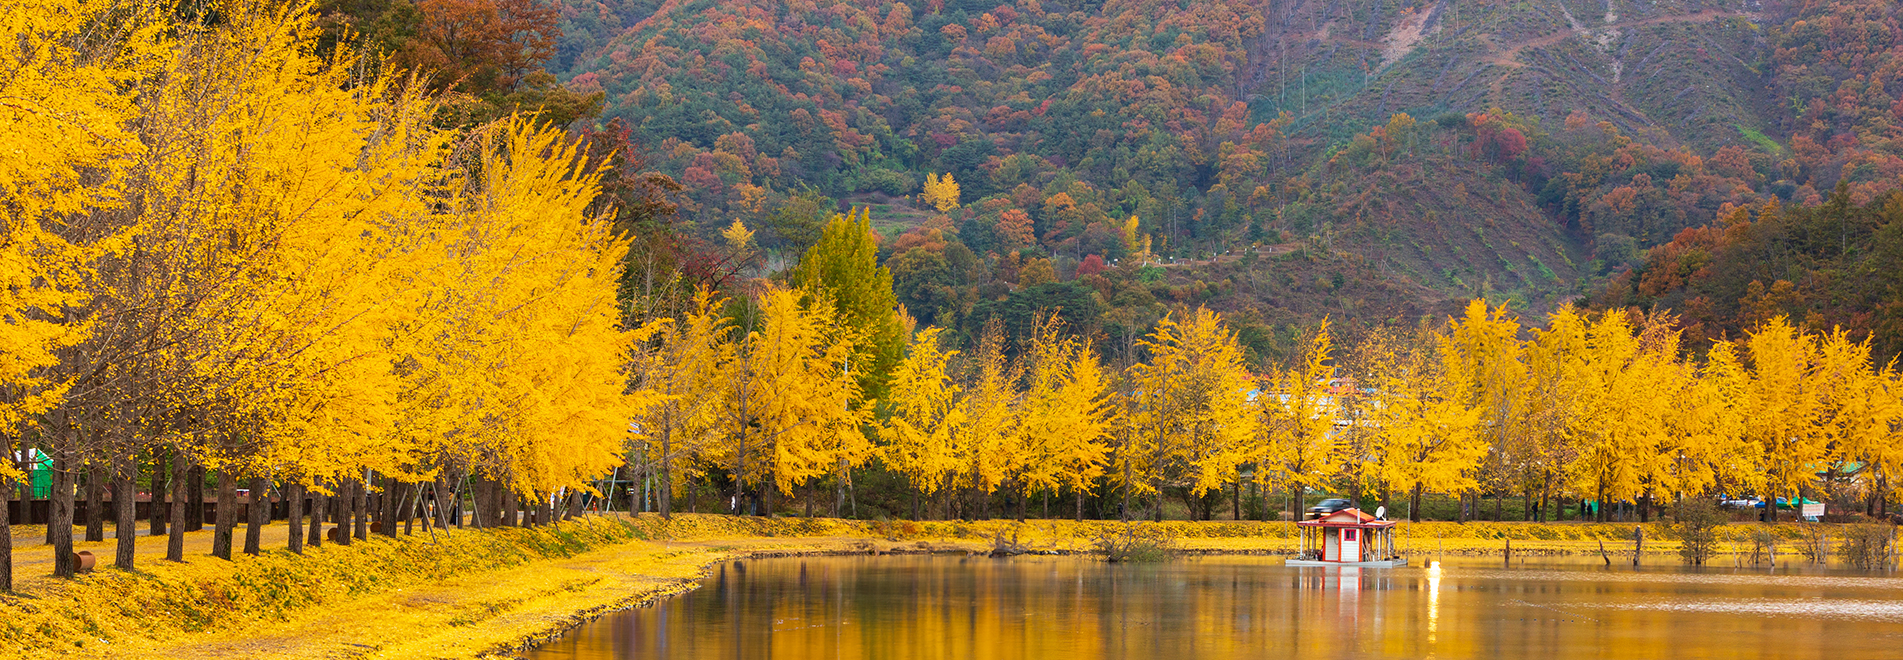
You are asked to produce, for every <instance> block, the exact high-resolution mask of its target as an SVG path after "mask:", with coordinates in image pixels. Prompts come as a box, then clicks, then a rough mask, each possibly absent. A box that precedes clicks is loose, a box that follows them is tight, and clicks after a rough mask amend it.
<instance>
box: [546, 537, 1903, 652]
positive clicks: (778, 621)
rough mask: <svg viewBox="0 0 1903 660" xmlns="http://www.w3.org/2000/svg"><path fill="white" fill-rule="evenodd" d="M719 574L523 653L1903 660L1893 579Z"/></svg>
mask: <svg viewBox="0 0 1903 660" xmlns="http://www.w3.org/2000/svg"><path fill="white" fill-rule="evenodd" d="M1414 561H1416V562H1417V563H1421V564H1425V565H1423V566H1413V567H1407V568H1398V569H1372V568H1363V569H1355V568H1289V567H1284V566H1282V565H1281V563H1282V560H1281V559H1279V558H1257V557H1208V558H1197V559H1184V560H1180V561H1176V562H1170V563H1165V564H1152V565H1111V564H1104V563H1101V562H1098V561H1094V560H1090V559H1084V558H1074V557H1020V558H1014V559H988V558H976V557H974V558H966V557H957V556H900V557H827V558H788V559H768V560H757V561H744V562H738V561H737V562H732V563H729V564H726V565H724V566H721V567H720V568H718V569H716V570H715V571H714V573H713V575H711V576H709V577H708V578H707V579H706V580H705V581H704V582H703V583H702V587H701V588H700V589H699V590H697V591H694V592H691V593H688V594H686V595H683V596H680V597H677V598H673V599H670V600H667V601H664V602H662V603H660V604H658V605H656V606H654V607H650V608H639V609H634V610H629V611H626V612H620V613H617V614H613V615H609V616H607V617H603V618H602V619H600V620H597V621H595V622H593V623H590V624H588V625H585V626H582V627H580V628H577V629H576V630H574V631H571V632H570V633H569V634H568V635H567V636H565V637H563V638H561V639H558V640H555V641H552V642H550V643H548V644H547V645H545V646H544V647H542V648H540V649H537V650H535V651H532V652H530V653H529V654H528V657H530V658H533V659H534V660H565V659H587V660H597V659H608V658H691V659H701V658H786V659H806V658H815V659H817V658H944V659H947V660H950V659H965V658H1163V659H1165V660H1189V659H1191V658H1196V659H1202V658H1244V657H1247V658H1265V657H1268V658H1293V657H1301V658H1481V657H1485V658H1495V657H1501V658H1817V659H1820V660H1822V659H1830V660H1840V659H1845V658H1903V579H1899V578H1895V577H1889V576H1887V575H1885V574H1877V573H1857V572H1851V571H1843V570H1822V569H1816V570H1802V569H1797V570H1793V569H1789V568H1780V569H1779V570H1778V571H1776V572H1772V571H1770V570H1768V569H1763V568H1760V569H1738V568H1730V567H1725V568H1703V569H1693V568H1684V567H1679V566H1676V565H1672V564H1670V563H1669V560H1666V559H1659V560H1657V561H1659V563H1660V564H1661V565H1659V566H1647V567H1640V568H1634V567H1632V566H1630V565H1614V566H1612V567H1607V566H1604V565H1603V563H1601V562H1600V561H1599V559H1598V558H1596V557H1595V558H1592V560H1591V561H1590V562H1588V561H1586V560H1584V559H1545V560H1543V561H1541V560H1531V561H1528V562H1527V563H1525V564H1519V563H1517V562H1516V563H1515V565H1514V566H1513V567H1512V568H1504V567H1502V565H1501V563H1500V561H1499V560H1493V561H1491V562H1489V561H1485V560H1480V559H1452V558H1449V559H1443V560H1440V561H1438V562H1436V561H1435V560H1433V559H1432V558H1424V557H1417V558H1415V560H1414Z"/></svg>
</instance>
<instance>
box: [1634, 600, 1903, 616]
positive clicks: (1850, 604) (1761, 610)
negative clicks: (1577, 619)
mask: <svg viewBox="0 0 1903 660" xmlns="http://www.w3.org/2000/svg"><path fill="white" fill-rule="evenodd" d="M1597 607H1599V608H1601V609H1613V610H1649V611H1658V612H1696V613H1710V614H1764V615H1769V616H1795V617H1805V618H1811V619H1850V620H1862V621H1903V602H1896V601H1889V600H1843V599H1834V598H1833V599H1828V600H1827V599H1823V598H1803V599H1785V598H1746V599H1725V600H1687V599H1677V598H1674V599H1662V600H1658V601H1655V602H1649V603H1616V604H1605V605H1598V606H1597Z"/></svg>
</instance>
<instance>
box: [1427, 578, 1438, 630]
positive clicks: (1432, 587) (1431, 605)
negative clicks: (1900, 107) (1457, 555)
mask: <svg viewBox="0 0 1903 660" xmlns="http://www.w3.org/2000/svg"><path fill="white" fill-rule="evenodd" d="M1439 632H1440V562H1438V561H1436V562H1433V563H1430V564H1428V565H1427V643H1428V644H1433V643H1434V642H1435V641H1437V633H1439Z"/></svg>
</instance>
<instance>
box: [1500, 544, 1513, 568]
mask: <svg viewBox="0 0 1903 660" xmlns="http://www.w3.org/2000/svg"><path fill="white" fill-rule="evenodd" d="M1500 556H1501V558H1502V559H1503V560H1504V561H1505V562H1506V567H1507V568H1513V539H1507V550H1506V552H1504V553H1501V555H1500Z"/></svg>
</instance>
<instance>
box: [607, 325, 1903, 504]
mask: <svg viewBox="0 0 1903 660" xmlns="http://www.w3.org/2000/svg"><path fill="white" fill-rule="evenodd" d="M797 295H798V294H797V293H796V292H794V291H782V290H776V291H774V292H772V293H770V294H768V295H767V297H766V301H767V302H765V303H764V304H763V305H762V307H763V311H764V316H765V319H764V326H763V327H764V330H763V331H762V332H758V333H748V334H744V337H745V339H744V340H739V341H736V340H734V339H733V338H734V337H739V336H743V335H742V334H741V333H735V332H733V331H732V329H731V328H729V327H728V325H729V324H730V321H727V320H724V319H726V318H727V317H725V316H723V313H722V311H721V309H720V307H721V306H720V305H719V304H717V303H715V302H713V301H709V300H708V299H706V298H703V299H702V300H701V302H700V307H699V309H698V311H695V312H694V313H691V314H689V315H686V316H685V317H683V319H682V321H681V322H680V323H678V324H676V325H673V326H671V329H670V330H669V331H666V332H664V333H663V335H664V337H663V340H662V342H661V344H660V345H662V346H663V348H662V350H661V351H660V352H659V353H658V355H660V356H663V357H662V359H661V364H656V365H654V366H655V367H656V368H658V370H659V371H661V372H665V373H671V374H675V376H674V377H673V378H672V379H670V380H669V381H668V383H667V385H666V388H667V389H668V391H669V392H670V393H672V394H676V395H680V396H678V398H675V399H673V400H672V402H671V403H668V404H665V405H663V406H660V407H657V408H655V409H654V410H653V411H650V412H649V413H648V415H647V417H646V418H644V419H645V420H646V421H644V422H643V423H644V424H645V425H646V426H647V428H649V429H654V430H658V433H659V435H658V436H655V437H659V438H662V441H660V442H658V443H650V445H649V446H650V451H651V454H650V455H651V459H652V460H653V461H654V462H655V464H657V465H661V466H663V469H662V472H663V473H664V474H665V475H666V476H667V477H668V478H667V479H664V480H663V481H666V482H668V483H669V484H677V483H678V482H680V481H683V480H685V479H689V478H693V477H695V476H697V475H701V474H704V473H705V472H706V471H707V470H708V469H710V468H713V469H721V470H725V471H727V472H728V473H730V474H739V475H741V479H740V481H739V482H738V483H737V484H736V485H735V490H734V494H735V497H736V498H738V497H739V496H740V495H741V493H742V492H743V490H744V489H745V488H747V487H748V486H749V485H767V484H771V485H773V486H774V488H768V490H769V491H770V490H779V491H780V492H783V493H786V494H794V493H795V489H796V488H797V487H798V486H800V485H802V484H807V483H810V481H811V480H812V479H815V478H818V477H822V476H827V475H828V474H829V473H830V475H831V476H833V477H836V478H839V479H844V478H845V477H847V476H849V474H850V472H849V470H850V468H851V467H852V466H854V465H857V464H859V463H861V462H863V461H866V460H870V459H872V458H874V457H877V458H878V459H879V460H881V461H883V462H884V464H885V466H886V467H887V468H889V469H891V470H894V471H896V472H898V473H900V474H903V475H904V476H905V478H906V480H907V482H908V484H909V486H910V488H911V489H912V490H913V494H914V497H915V498H918V497H924V498H928V499H929V498H931V497H933V496H934V495H935V494H946V493H952V492H957V493H978V494H980V495H981V496H985V497H988V496H989V495H990V494H992V493H999V492H1003V493H1005V494H1008V495H1010V496H1013V497H1015V498H1016V501H1017V502H1018V504H1019V506H1020V512H1022V506H1023V503H1024V502H1025V500H1026V499H1028V497H1029V496H1031V495H1033V494H1037V493H1042V494H1045V495H1046V496H1047V497H1048V496H1050V495H1053V494H1056V495H1060V496H1062V495H1069V496H1072V497H1075V502H1076V507H1077V511H1076V515H1077V516H1078V517H1079V518H1081V517H1082V516H1083V515H1084V514H1083V503H1084V500H1085V496H1092V497H1102V498H1119V499H1120V500H1121V509H1122V510H1123V511H1124V512H1125V513H1124V515H1126V516H1128V515H1131V513H1132V512H1133V511H1135V510H1136V509H1137V507H1139V506H1147V507H1148V508H1149V511H1150V515H1152V516H1160V515H1161V509H1160V506H1159V504H1160V500H1161V498H1162V496H1163V495H1164V493H1166V492H1171V491H1174V492H1178V493H1183V494H1186V495H1188V496H1190V497H1191V498H1203V497H1209V496H1219V495H1220V494H1223V493H1227V494H1229V495H1231V496H1232V497H1236V498H1237V499H1240V498H1239V496H1240V493H1242V492H1243V490H1244V489H1245V488H1249V489H1251V490H1254V489H1256V488H1258V487H1260V488H1267V489H1271V490H1278V491H1280V492H1282V493H1285V494H1289V493H1306V492H1312V491H1314V490H1322V491H1328V492H1336V493H1357V494H1359V495H1361V496H1363V499H1372V498H1375V497H1378V498H1379V499H1381V500H1384V501H1385V500H1387V499H1388V497H1389V494H1390V493H1395V494H1398V495H1399V497H1398V498H1396V500H1395V501H1394V502H1393V505H1394V507H1395V508H1396V509H1397V513H1398V512H1399V510H1400V508H1401V507H1403V506H1405V507H1406V508H1407V512H1408V513H1409V514H1410V515H1412V516H1415V517H1418V515H1419V512H1420V508H1421V497H1422V495H1423V494H1424V493H1440V494H1446V495H1451V496H1456V497H1458V498H1459V499H1460V501H1461V503H1462V505H1463V506H1465V507H1466V510H1467V511H1469V512H1472V511H1473V509H1474V508H1475V507H1476V505H1477V498H1478V496H1479V495H1480V494H1482V493H1490V494H1494V495H1496V496H1504V495H1506V494H1515V495H1522V496H1524V497H1525V502H1526V505H1525V506H1526V507H1527V509H1528V511H1527V514H1528V517H1529V518H1533V517H1539V518H1545V517H1547V516H1548V514H1549V511H1550V508H1551V504H1552V503H1553V502H1554V501H1555V500H1556V499H1558V498H1572V499H1580V500H1591V501H1596V502H1622V501H1623V502H1633V503H1643V504H1647V505H1655V506H1656V505H1662V504H1665V503H1669V502H1672V501H1675V500H1676V499H1678V498H1682V497H1688V496H1700V497H1702V496H1708V495H1711V494H1715V493H1719V492H1729V493H1736V494H1746V493H1750V494H1757V495H1759V496H1763V497H1766V498H1770V497H1779V496H1781V497H1786V498H1796V497H1798V496H1800V495H1807V496H1821V495H1822V494H1824V491H1825V490H1828V488H1827V487H1829V486H1833V485H1835V486H1843V485H1847V484H1851V483H1855V484H1858V485H1859V487H1860V488H1862V489H1863V492H1864V493H1866V494H1869V495H1870V496H1871V499H1870V500H1868V501H1870V502H1872V506H1873V507H1878V508H1880V506H1881V501H1882V499H1881V498H1883V497H1885V496H1887V495H1888V494H1889V491H1890V490H1891V489H1892V488H1893V484H1891V482H1890V479H1889V475H1891V474H1894V473H1895V471H1896V470H1897V469H1898V468H1899V467H1900V465H1899V463H1900V462H1903V449H1898V448H1897V443H1895V442H1894V436H1895V434H1896V432H1897V429H1898V426H1899V423H1903V399H1900V397H1903V381H1899V376H1898V374H1897V372H1896V371H1894V370H1892V369H1889V368H1879V366H1878V365H1874V364H1872V363H1871V358H1870V351H1869V346H1868V345H1867V344H1865V343H1861V342H1857V341H1853V340H1851V339H1850V338H1849V337H1848V336H1846V335H1845V334H1844V333H1841V332H1833V333H1824V334H1818V333H1810V332H1805V331H1801V330H1799V329H1797V328H1794V327H1793V326H1791V325H1790V324H1789V323H1787V322H1786V321H1784V320H1781V319H1780V320H1775V321H1772V322H1771V323H1769V324H1767V325H1765V326H1764V327H1762V328H1761V329H1759V330H1758V331H1757V332H1755V333H1752V334H1750V335H1749V336H1747V337H1743V338H1740V339H1738V340H1736V341H1730V342H1721V343H1718V344H1716V345H1714V346H1712V347H1710V348H1709V350H1708V351H1706V353H1705V355H1703V356H1688V355H1686V351H1684V350H1682V348H1683V347H1681V346H1680V345H1679V341H1678V334H1677V332H1676V331H1675V330H1673V329H1672V327H1671V320H1670V319H1669V318H1665V317H1646V318H1640V317H1636V316H1633V315H1631V314H1628V313H1625V312H1621V311H1611V312H1606V313H1601V314H1592V315H1588V314H1584V313H1581V312H1579V311H1576V310H1573V309H1570V308H1567V309H1561V310H1559V311H1556V312H1554V313H1552V314H1551V315H1549V316H1547V317H1546V318H1545V319H1544V321H1545V323H1544V327H1543V328H1526V327H1522V326H1521V324H1520V323H1519V321H1518V320H1517V319H1515V318H1513V317H1512V316H1511V315H1509V314H1508V313H1507V312H1506V311H1505V310H1504V308H1489V307H1488V306H1487V305H1486V303H1484V302H1482V301H1474V302H1473V303H1471V304H1470V305H1469V307H1468V308H1467V309H1466V310H1465V313H1464V314H1463V315H1462V316H1460V317H1458V318H1453V319H1446V320H1445V322H1444V323H1441V324H1439V325H1435V326H1429V327H1424V328H1422V329H1420V330H1418V331H1414V332H1396V333H1375V334H1373V335H1370V336H1369V337H1367V338H1365V339H1364V340H1363V341H1362V342H1360V343H1359V345H1358V346H1356V347H1354V348H1353V349H1351V350H1346V351H1341V350H1337V349H1336V347H1335V346H1334V343H1333V339H1332V337H1331V335H1330V332H1329V329H1328V328H1327V327H1326V326H1323V327H1321V328H1319V329H1317V330H1316V331H1314V332H1313V333H1312V334H1311V336H1310V338H1309V339H1307V340H1306V343H1305V347H1304V350H1303V351H1302V355H1301V356H1299V359H1298V360H1296V362H1295V363H1294V364H1291V365H1288V366H1286V367H1285V368H1279V369H1270V370H1269V371H1268V372H1267V373H1253V372H1252V371H1251V370H1250V369H1249V368H1248V366H1247V364H1246V362H1245V358H1244V353H1243V351H1242V350H1241V348H1240V347H1239V346H1238V345H1237V341H1236V339H1235V337H1234V336H1233V335H1232V334H1230V333H1229V332H1228V331H1227V330H1226V329H1225V328H1224V325H1223V323H1222V320H1221V318H1220V317H1219V316H1218V315H1217V314H1215V313H1213V312H1210V311H1207V310H1197V311H1195V312H1192V313H1186V314H1180V315H1177V316H1173V317H1171V318H1168V319H1165V320H1164V321H1162V322H1161V323H1160V324H1159V325H1158V327H1157V328H1156V330H1155V331H1154V333H1152V334H1151V335H1149V336H1148V337H1146V338H1145V339H1144V340H1143V341H1141V342H1140V345H1139V349H1140V350H1139V354H1140V355H1141V356H1142V359H1141V361H1139V362H1137V363H1135V364H1132V365H1130V366H1128V367H1127V368H1125V369H1123V370H1121V372H1119V371H1117V370H1113V369H1107V368H1106V367H1105V366H1104V365H1103V364H1102V363H1101V362H1100V360H1099V358H1098V357H1097V355H1096V353H1095V351H1093V350H1092V347H1091V346H1090V345H1089V344H1088V343H1086V342H1085V341H1084V340H1083V339H1081V338H1079V337H1078V336H1076V335H1074V334H1069V333H1067V332H1066V330H1065V329H1064V328H1062V327H1061V326H1060V325H1059V324H1058V323H1057V322H1055V321H1052V320H1045V321H1043V322H1040V323H1039V324H1038V326H1037V327H1036V328H1035V329H1034V331H1033V332H1031V333H1030V339H1029V340H1028V342H1027V345H1026V346H1024V347H1022V348H1021V350H1020V351H1016V354H1017V357H1015V358H1013V357H1011V354H1012V353H1013V351H1010V350H1008V348H1009V347H1007V346H1004V344H1003V341H1002V340H1001V339H1000V335H999V334H998V333H995V332H994V333H989V334H987V335H986V336H985V337H984V338H983V339H982V340H981V341H979V342H978V343H977V346H975V347H972V348H971V350H969V351H968V352H963V353H961V352H959V351H954V350H950V349H948V348H947V347H946V346H945V345H944V342H943V341H942V336H941V332H940V331H939V330H938V329H936V328H925V329H922V330H919V331H917V332H915V333H913V334H912V335H911V340H910V344H909V347H908V350H907V353H906V356H905V358H904V359H903V360H902V361H901V362H900V363H899V364H898V366H897V367H896V369H895V370H894V371H893V374H892V377H891V382H890V385H889V397H888V400H887V401H885V402H882V403H880V404H879V405H880V406H881V409H882V410H884V411H887V412H889V416H888V417H887V418H886V419H884V420H883V421H874V420H872V419H870V418H868V417H859V416H857V414H856V413H854V412H853V411H854V410H856V409H863V408H867V407H870V406H871V405H872V402H868V401H862V400H859V399H860V398H862V397H858V396H857V392H855V391H853V390H852V388H851V387H850V386H849V384H846V383H844V382H840V383H839V384H837V385H833V386H828V387H827V388H826V389H824V390H823V391H824V392H825V393H826V396H825V397H823V403H821V404H819V405H817V406H815V407H813V408H810V409H808V410H805V411H803V412H801V413H799V414H792V415H785V416H778V417H772V419H773V420H774V421H772V422H770V423H755V424H752V425H746V424H743V423H742V420H744V419H746V418H747V417H746V416H745V415H744V414H740V415H736V414H735V410H736V409H738V408H740V407H744V406H768V405H786V404H769V403H766V402H764V401H758V400H756V399H754V398H753V397H755V396H757V395H759V394H764V395H765V396H767V401H772V400H777V399H778V398H780V397H792V398H802V397H805V396H806V395H805V394H803V393H804V392H806V391H809V390H812V389H813V388H814V387H816V385H812V384H805V383H802V382H801V381H799V380H797V379H780V378H778V377H775V378H773V379H767V380H765V381H762V382H770V383H777V384H778V385H775V386H772V387H769V388H766V389H750V387H751V386H750V385H748V383H752V382H756V381H761V379H760V377H759V376H758V375H756V374H755V373H754V370H757V369H758V368H759V366H758V365H759V362H760V360H759V358H757V357H755V358H749V357H748V356H749V355H752V354H758V352H759V351H763V350H764V351H765V354H766V355H781V354H785V352H786V350H787V349H783V348H776V347H774V346H775V345H776V344H777V342H781V341H786V340H785V339H781V338H782V337H792V336H794V335H792V334H790V333H788V332H786V331H780V330H776V328H780V327H782V326H784V327H788V328H821V327H822V326H823V323H822V322H820V321H818V320H796V319H799V318H800V317H801V316H802V315H803V314H806V312H803V311H801V310H802V309H803V308H802V307H801V306H800V305H798V304H796V303H795V302H794V301H793V298H795V297H797ZM797 332H805V331H804V330H799V331H797ZM829 333H831V334H829ZM849 334H850V333H847V332H844V331H843V330H842V329H837V328H836V329H834V330H831V331H827V330H820V331H819V332H817V333H816V334H813V335H810V337H812V338H810V339H799V340H795V341H793V344H794V345H802V344H803V345H808V346H810V348H807V349H803V350H804V351H805V353H804V355H806V356H807V358H806V359H807V360H809V365H817V366H808V367H802V368H800V369H794V370H793V371H792V373H820V372H823V373H824V374H827V376H826V377H827V378H834V379H837V378H840V377H841V374H840V373H839V372H838V370H837V369H836V368H834V369H831V370H828V369H826V368H823V365H825V364H835V365H836V364H840V363H843V358H842V357H840V356H838V355H828V354H826V353H825V352H824V351H823V350H822V349H821V347H825V346H831V347H833V350H836V351H847V350H849V349H846V348H844V346H846V345H847V344H849V343H850V338H849ZM801 336H807V335H801ZM827 336H830V337H832V338H833V339H831V340H830V341H829V340H826V339H822V337H827ZM761 342H765V343H761ZM815 369H817V371H814V370H815ZM810 380H811V382H812V383H818V382H821V381H823V380H824V379H810ZM855 426H859V427H864V428H867V429H872V430H874V431H875V432H876V435H877V436H878V437H879V442H878V443H877V444H876V446H875V445H874V444H872V443H867V442H864V441H863V440H861V439H860V438H859V437H858V436H857V435H856V434H855V433H854V428H855ZM754 443H758V444H754ZM762 459H764V460H762ZM660 499H661V501H662V502H663V506H665V503H666V502H667V501H668V499H669V498H668V497H667V496H666V494H663V496H662V497H661V498H660ZM736 501H737V500H736ZM1047 501H1048V500H1047ZM1288 501H1289V502H1290V506H1291V507H1298V506H1300V502H1301V501H1302V499H1301V498H1299V497H1289V498H1288ZM1205 506H1207V505H1205ZM1496 506H1497V505H1496ZM917 507H918V504H917V500H916V499H915V500H914V504H913V514H914V516H917V515H918V508H917ZM984 508H987V509H988V508H989V507H988V505H987V506H986V507H984ZM1239 509H1240V507H1238V512H1239ZM1600 512H1601V514H1602V515H1603V513H1604V508H1603V507H1602V508H1600ZM1020 515H1021V513H1020ZM1204 515H1207V514H1204Z"/></svg>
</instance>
